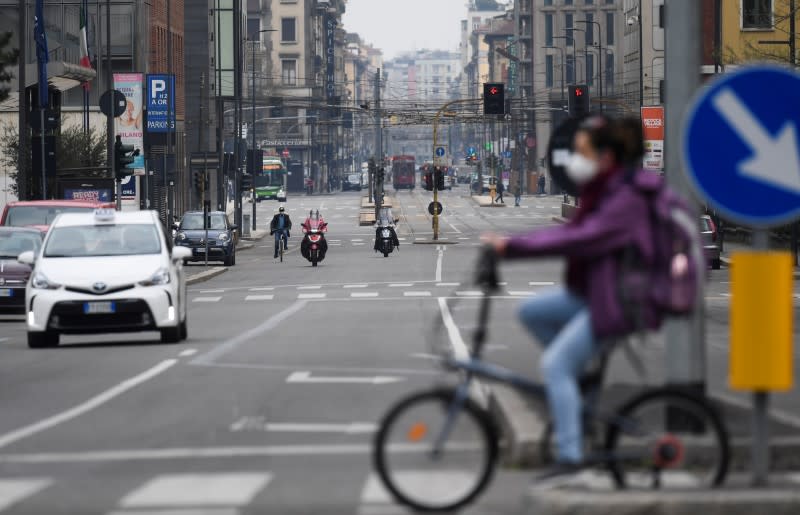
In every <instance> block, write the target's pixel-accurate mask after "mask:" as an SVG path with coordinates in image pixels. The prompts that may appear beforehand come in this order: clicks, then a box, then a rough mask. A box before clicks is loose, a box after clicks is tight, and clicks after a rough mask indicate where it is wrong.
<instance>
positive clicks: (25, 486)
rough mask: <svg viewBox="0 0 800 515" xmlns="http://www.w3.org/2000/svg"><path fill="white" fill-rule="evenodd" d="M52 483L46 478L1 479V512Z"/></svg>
mask: <svg viewBox="0 0 800 515" xmlns="http://www.w3.org/2000/svg"><path fill="white" fill-rule="evenodd" d="M51 484H52V481H51V480H50V479H44V478H24V477H17V478H13V479H0V511H2V510H5V509H6V508H9V507H10V506H12V505H14V504H16V503H17V502H19V501H21V500H22V499H24V498H26V497H30V496H32V495H34V494H35V493H37V492H39V491H40V490H43V489H45V488H47V487H48V486H50V485H51Z"/></svg>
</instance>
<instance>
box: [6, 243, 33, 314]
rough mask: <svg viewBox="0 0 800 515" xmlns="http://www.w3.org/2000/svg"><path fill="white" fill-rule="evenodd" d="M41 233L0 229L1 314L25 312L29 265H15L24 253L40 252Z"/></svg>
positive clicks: (29, 273) (29, 272)
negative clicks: (18, 257)
mask: <svg viewBox="0 0 800 515" xmlns="http://www.w3.org/2000/svg"><path fill="white" fill-rule="evenodd" d="M42 235H43V233H42V232H41V231H39V230H38V229H34V228H28V227H0V314H8V313H24V312H25V285H26V284H27V283H28V278H29V277H30V275H31V267H30V265H26V264H23V263H18V262H17V256H19V255H20V254H22V253H23V252H25V251H28V250H30V251H33V252H34V253H38V252H39V248H40V247H41V246H42Z"/></svg>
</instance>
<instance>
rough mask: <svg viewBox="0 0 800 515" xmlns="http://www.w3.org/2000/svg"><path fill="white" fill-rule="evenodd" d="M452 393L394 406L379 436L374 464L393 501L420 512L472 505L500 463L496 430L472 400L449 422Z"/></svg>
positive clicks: (416, 396)
mask: <svg viewBox="0 0 800 515" xmlns="http://www.w3.org/2000/svg"><path fill="white" fill-rule="evenodd" d="M454 398H455V390H453V389H436V390H431V391H426V392H422V393H417V394H414V395H412V396H410V397H408V398H406V399H404V400H402V401H400V402H399V403H398V404H397V405H395V406H394V407H393V408H392V409H391V410H390V411H389V413H388V414H387V415H386V416H385V417H384V419H383V420H382V422H381V424H380V428H379V430H378V432H377V433H376V435H375V442H374V446H373V461H374V465H375V469H376V471H377V472H378V476H379V477H380V479H381V481H383V484H384V486H386V488H387V490H389V492H390V493H391V494H392V495H393V496H394V498H395V499H396V500H397V501H398V502H400V503H402V504H405V505H406V506H409V507H411V508H413V509H415V510H418V511H450V510H454V509H457V508H459V507H461V506H464V505H466V504H468V503H470V502H471V501H472V500H473V499H475V497H477V496H478V494H480V493H481V491H482V490H483V489H484V488H485V487H486V486H487V485H488V484H489V481H490V480H491V478H492V475H493V473H494V469H495V462H496V461H497V452H498V449H497V431H496V429H495V426H494V423H493V422H492V420H491V419H490V418H489V416H488V415H487V413H486V412H485V411H484V410H482V409H481V408H479V407H478V406H477V405H476V404H475V403H474V402H472V401H471V400H469V399H467V400H466V401H465V402H464V404H463V406H462V408H461V410H460V411H458V412H457V413H455V415H454V417H453V418H452V419H451V420H450V423H451V426H450V431H449V433H448V435H447V438H446V441H445V442H443V443H442V444H441V445H440V444H438V443H437V440H439V439H440V436H441V434H442V430H443V428H445V424H446V423H447V422H448V410H449V409H450V406H451V403H452V402H453V399H454Z"/></svg>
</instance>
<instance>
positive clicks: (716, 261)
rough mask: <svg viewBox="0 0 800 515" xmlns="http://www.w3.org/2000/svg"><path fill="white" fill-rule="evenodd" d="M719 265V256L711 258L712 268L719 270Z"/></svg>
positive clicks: (720, 263)
mask: <svg viewBox="0 0 800 515" xmlns="http://www.w3.org/2000/svg"><path fill="white" fill-rule="evenodd" d="M721 266H722V260H720V259H719V258H716V259H712V260H711V268H713V269H714V270H719V269H720V267H721Z"/></svg>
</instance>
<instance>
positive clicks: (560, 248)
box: [483, 116, 653, 479]
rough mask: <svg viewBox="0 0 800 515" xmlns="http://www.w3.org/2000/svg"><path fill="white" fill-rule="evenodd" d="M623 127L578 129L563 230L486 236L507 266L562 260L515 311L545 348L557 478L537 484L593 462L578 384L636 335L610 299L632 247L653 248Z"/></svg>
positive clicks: (630, 138) (629, 137) (599, 121)
mask: <svg viewBox="0 0 800 515" xmlns="http://www.w3.org/2000/svg"><path fill="white" fill-rule="evenodd" d="M629 123H630V122H629V121H614V120H610V119H608V118H606V117H603V116H591V117H589V118H587V119H586V120H585V121H584V122H583V123H582V124H581V126H580V127H579V129H578V131H577V133H576V134H575V138H574V154H573V155H572V157H571V159H570V161H569V163H568V165H567V175H568V177H569V179H570V180H571V181H573V183H574V184H575V185H577V187H578V189H579V194H580V198H581V203H580V207H579V208H578V211H577V212H576V214H575V216H574V217H573V218H572V219H571V220H569V222H567V223H566V224H563V225H559V226H555V227H548V228H545V229H540V230H537V231H534V232H530V233H525V234H519V235H514V236H511V237H504V236H500V235H497V234H486V235H484V237H483V239H484V241H486V242H487V243H489V244H490V245H491V246H492V247H493V248H494V250H495V252H496V253H497V254H498V256H500V257H503V258H507V259H516V258H526V257H538V256H552V255H561V256H564V257H565V258H566V260H567V266H566V281H565V285H564V286H562V287H556V288H554V289H552V290H550V291H547V292H543V293H541V294H539V295H537V296H535V297H531V298H529V299H527V300H525V301H524V302H523V303H522V304H521V306H520V308H519V312H518V315H519V319H520V321H521V322H522V324H523V325H524V326H525V328H526V329H527V330H528V331H529V332H530V333H531V334H532V335H533V336H534V337H535V338H536V339H537V340H538V341H539V342H540V343H541V344H542V346H543V347H544V352H543V354H542V357H541V360H540V369H541V373H542V375H543V378H544V381H545V385H546V389H547V397H548V404H549V407H550V412H551V414H552V419H553V423H554V428H555V440H556V445H557V452H556V464H555V465H554V466H553V470H550V471H547V472H545V474H543V477H547V476H554V475H560V474H564V473H569V472H572V471H574V470H579V469H581V468H583V467H585V466H587V465H591V464H592V462H593V461H595V462H596V461H597V457H586V456H584V455H583V449H582V427H581V423H582V420H581V402H582V400H581V397H580V390H579V387H578V377H579V376H580V374H581V373H582V371H583V370H584V368H585V367H586V365H587V364H588V363H589V361H590V360H591V358H592V357H593V355H594V354H595V352H596V351H597V350H598V345H599V344H598V342H599V341H601V340H602V339H605V338H609V337H615V336H621V335H624V334H628V333H630V332H632V331H633V330H635V327H634V326H633V324H632V322H631V321H630V320H629V318H628V317H626V315H625V312H624V309H623V306H621V305H620V302H619V300H618V298H617V296H616V294H615V293H616V287H617V278H618V275H619V273H620V271H619V268H618V267H619V254H620V252H621V251H622V250H623V249H628V248H630V247H634V248H636V249H637V250H638V251H639V252H640V253H641V254H642V255H643V256H645V257H647V256H652V255H653V243H652V234H651V233H652V228H651V226H650V222H649V217H648V213H649V211H648V205H647V202H646V199H645V198H644V197H643V196H642V195H641V194H639V193H638V192H637V191H635V189H634V187H633V185H632V184H630V181H629V180H628V171H629V170H631V164H632V163H633V162H635V161H636V160H637V156H634V155H633V154H635V153H637V152H639V150H637V149H640V148H642V146H641V144H640V142H638V141H634V140H635V139H636V137H637V136H636V135H635V134H633V133H631V132H630V131H629V130H626V128H627V127H628V124H629ZM639 137H640V136H639ZM638 157H641V156H638ZM540 479H541V478H540Z"/></svg>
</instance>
